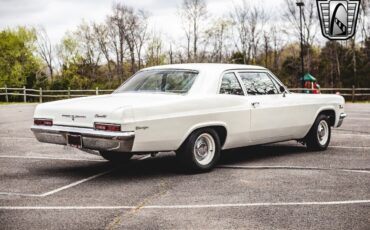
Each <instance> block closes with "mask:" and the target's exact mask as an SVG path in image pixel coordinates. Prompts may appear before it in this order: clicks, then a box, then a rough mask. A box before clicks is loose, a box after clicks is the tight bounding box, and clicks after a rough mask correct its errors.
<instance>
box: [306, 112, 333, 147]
mask: <svg viewBox="0 0 370 230" xmlns="http://www.w3.org/2000/svg"><path fill="white" fill-rule="evenodd" d="M330 137H331V128H330V125H329V117H328V116H326V115H324V114H321V115H319V116H318V117H317V118H316V121H315V123H314V124H313V126H312V128H311V129H310V131H309V133H308V134H307V137H306V145H307V148H308V149H310V150H316V151H323V150H326V149H327V148H328V146H329V143H330Z"/></svg>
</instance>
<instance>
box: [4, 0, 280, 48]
mask: <svg viewBox="0 0 370 230" xmlns="http://www.w3.org/2000/svg"><path fill="white" fill-rule="evenodd" d="M239 1H240V0H207V9H208V12H209V14H210V15H211V16H212V17H219V16H223V15H227V14H228V12H229V11H230V10H231V9H232V7H233V5H234V4H236V3H238V2H239ZM114 2H122V3H124V4H126V5H129V6H132V7H134V8H140V9H144V10H146V11H149V12H150V14H151V17H150V28H151V29H152V30H155V31H157V32H163V33H164V34H166V36H168V37H169V38H170V39H176V38H178V37H179V36H182V33H183V32H182V27H181V22H180V19H179V17H178V8H179V7H180V5H181V2H182V0H113V1H112V0H0V29H6V28H14V27H17V26H34V27H43V28H45V29H46V31H47V33H48V35H49V37H50V40H51V41H52V43H54V44H56V43H58V42H59V41H60V40H61V39H62V38H63V36H64V34H65V33H66V32H67V31H73V30H74V29H76V27H77V26H78V25H79V24H80V23H81V22H82V20H85V21H87V22H90V21H94V22H103V21H104V20H105V19H106V16H107V15H108V14H109V13H110V11H111V8H112V4H113V3H114ZM249 2H250V3H252V4H257V3H258V4H261V6H262V7H264V9H265V10H266V11H267V12H269V13H270V14H272V15H275V16H276V15H278V12H279V11H280V10H279V9H281V8H282V6H283V3H284V0H259V1H255V0H249Z"/></svg>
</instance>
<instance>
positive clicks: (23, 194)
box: [0, 169, 113, 197]
mask: <svg viewBox="0 0 370 230" xmlns="http://www.w3.org/2000/svg"><path fill="white" fill-rule="evenodd" d="M112 171H113V169H112V170H109V171H105V172H102V173H99V174H96V175H93V176H90V177H88V178H85V179H82V180H78V181H76V182H73V183H71V184H68V185H65V186H62V187H60V188H57V189H54V190H51V191H49V192H45V193H41V194H27V193H11V192H0V195H8V196H28V197H46V196H50V195H52V194H55V193H57V192H60V191H63V190H66V189H69V188H72V187H74V186H77V185H79V184H82V183H84V182H87V181H90V180H93V179H95V178H98V177H101V176H104V175H106V174H108V173H110V172H112Z"/></svg>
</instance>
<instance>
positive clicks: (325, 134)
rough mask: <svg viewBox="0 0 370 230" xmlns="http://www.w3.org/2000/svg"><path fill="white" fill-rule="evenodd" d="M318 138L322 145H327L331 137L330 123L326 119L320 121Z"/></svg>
mask: <svg viewBox="0 0 370 230" xmlns="http://www.w3.org/2000/svg"><path fill="white" fill-rule="evenodd" d="M317 139H318V140H319V143H320V144H321V145H325V144H326V142H327V141H328V139H329V125H328V123H327V122H326V121H325V120H322V121H320V123H319V127H318V128H317Z"/></svg>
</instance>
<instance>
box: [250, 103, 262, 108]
mask: <svg viewBox="0 0 370 230" xmlns="http://www.w3.org/2000/svg"><path fill="white" fill-rule="evenodd" d="M258 105H260V103H259V102H252V106H253V107H254V108H256V107H257V106H258Z"/></svg>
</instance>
